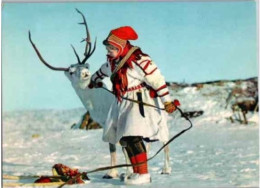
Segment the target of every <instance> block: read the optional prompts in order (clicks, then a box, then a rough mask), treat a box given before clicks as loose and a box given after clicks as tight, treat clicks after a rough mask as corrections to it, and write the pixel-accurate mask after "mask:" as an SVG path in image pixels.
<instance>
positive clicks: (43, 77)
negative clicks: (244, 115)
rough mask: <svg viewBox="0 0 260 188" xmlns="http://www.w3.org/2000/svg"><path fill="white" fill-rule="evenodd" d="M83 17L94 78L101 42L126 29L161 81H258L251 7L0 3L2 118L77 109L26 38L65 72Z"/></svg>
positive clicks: (102, 55)
mask: <svg viewBox="0 0 260 188" xmlns="http://www.w3.org/2000/svg"><path fill="white" fill-rule="evenodd" d="M75 8H78V9H79V10H80V11H81V12H83V14H84V15H85V17H86V19H87V22H88V26H89V29H90V34H91V37H92V40H94V39H95V37H96V38H97V49H96V51H95V52H94V54H93V55H92V56H91V57H90V58H89V60H88V63H89V64H90V70H91V71H92V72H95V71H96V70H97V69H98V68H99V67H100V66H101V65H102V64H103V63H104V62H105V61H106V50H105V47H104V46H103V44H102V41H103V40H104V39H105V38H106V37H107V35H108V34H109V32H110V30H112V29H115V28H118V27H121V26H126V25H129V26H131V27H133V28H134V29H135V30H136V32H137V33H138V36H139V38H138V40H136V41H132V44H134V45H136V46H139V47H141V49H142V51H143V52H145V53H147V54H149V55H150V57H151V58H152V59H153V60H154V62H155V63H156V64H157V66H158V67H159V69H160V70H161V72H162V74H163V75H164V76H165V79H166V81H172V82H185V83H194V82H205V81H213V80H220V79H245V78H249V77H255V76H258V50H257V19H256V18H257V12H256V2H255V1H221V2H216V1H210V2H137V1H136V2H83V3H82V2H81V3H4V5H3V7H2V44H1V47H2V77H1V79H2V110H3V111H13V110H24V109H26V110H27V109H28V110H30V109H69V108H77V107H83V106H82V104H81V102H80V100H79V99H78V97H77V95H76V93H75V91H74V90H73V88H72V87H71V84H70V82H69V81H68V80H67V78H66V77H65V75H64V74H63V73H62V72H55V71H52V70H50V69H48V68H47V67H46V66H44V65H43V64H42V63H41V62H40V61H39V59H38V57H37V55H36V53H35V52H34V50H33V48H32V46H31V44H30V42H29V40H28V31H29V30H30V31H31V34H32V39H33V41H34V43H35V44H36V45H37V47H38V49H40V51H41V54H42V55H43V56H44V58H45V60H46V61H47V62H49V63H50V64H52V65H53V66H57V67H69V65H71V64H75V63H76V62H77V59H76V57H75V55H74V53H73V50H72V48H71V46H70V45H71V44H73V45H74V46H75V48H76V50H77V52H78V54H80V56H81V58H82V57H83V51H84V45H85V44H83V43H80V41H81V40H82V38H84V37H85V30H84V27H83V26H81V25H78V24H77V23H79V22H81V21H82V18H81V16H80V15H79V14H78V13H77V12H76V10H75Z"/></svg>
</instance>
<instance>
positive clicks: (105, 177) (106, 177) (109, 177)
mask: <svg viewBox="0 0 260 188" xmlns="http://www.w3.org/2000/svg"><path fill="white" fill-rule="evenodd" d="M102 178H103V179H113V177H112V176H110V175H108V174H105V175H104V176H103V177H102Z"/></svg>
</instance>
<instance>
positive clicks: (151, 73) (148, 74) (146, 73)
mask: <svg viewBox="0 0 260 188" xmlns="http://www.w3.org/2000/svg"><path fill="white" fill-rule="evenodd" d="M156 70H157V67H156V68H155V69H153V70H152V71H151V72H150V73H146V76H147V75H151V74H153V73H154V71H156Z"/></svg>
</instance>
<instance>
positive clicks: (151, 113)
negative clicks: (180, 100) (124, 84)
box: [92, 56, 171, 144]
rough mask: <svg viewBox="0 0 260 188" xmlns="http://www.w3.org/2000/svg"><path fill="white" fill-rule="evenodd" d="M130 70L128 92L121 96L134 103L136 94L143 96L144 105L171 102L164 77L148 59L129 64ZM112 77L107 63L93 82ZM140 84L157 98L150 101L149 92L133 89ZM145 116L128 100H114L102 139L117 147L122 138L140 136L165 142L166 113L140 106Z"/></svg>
mask: <svg viewBox="0 0 260 188" xmlns="http://www.w3.org/2000/svg"><path fill="white" fill-rule="evenodd" d="M132 65H133V68H132V69H127V73H126V76H127V80H128V89H129V90H131V91H127V92H126V93H125V94H124V96H123V97H125V98H129V99H134V100H137V92H141V93H142V100H143V102H145V103H148V104H152V105H155V106H158V107H160V108H164V105H163V103H164V102H166V101H171V98H170V96H169V91H168V88H167V86H166V83H165V80H164V77H163V76H162V75H161V73H160V71H159V69H158V68H157V66H156V65H155V63H154V62H153V61H152V60H151V58H150V57H149V56H142V57H141V59H140V60H138V61H137V62H132ZM111 74H112V72H111V67H110V63H109V62H107V63H105V64H103V65H102V66H101V68H100V69H99V70H98V71H97V72H96V73H95V74H94V75H93V77H92V79H93V80H95V81H96V82H98V81H101V80H102V79H103V78H104V76H110V75H111ZM142 83H146V84H147V85H149V86H150V87H152V88H153V89H154V90H156V92H157V95H158V96H159V97H156V98H151V96H150V94H149V89H147V88H146V87H142V88H140V89H135V88H136V86H139V85H140V84H142ZM143 108H144V117H143V116H142V115H141V113H140V110H139V104H137V103H133V102H131V101H128V100H124V99H123V100H122V101H121V102H118V100H117V99H116V97H115V100H114V102H113V103H112V105H111V108H110V110H109V113H108V116H107V120H106V123H105V127H104V131H103V140H104V141H105V142H109V143H112V144H116V143H117V142H118V141H119V140H120V139H121V138H122V137H124V136H142V137H143V138H149V139H150V140H160V141H164V142H165V141H168V139H169V132H168V127H167V119H166V115H167V114H166V112H165V111H164V110H159V109H156V108H153V107H149V106H143Z"/></svg>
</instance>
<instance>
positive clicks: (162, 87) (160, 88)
mask: <svg viewBox="0 0 260 188" xmlns="http://www.w3.org/2000/svg"><path fill="white" fill-rule="evenodd" d="M166 87H167V85H166V84H165V85H163V86H161V87H159V88H158V89H156V90H155V91H156V92H158V91H160V90H162V89H164V88H166Z"/></svg>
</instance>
